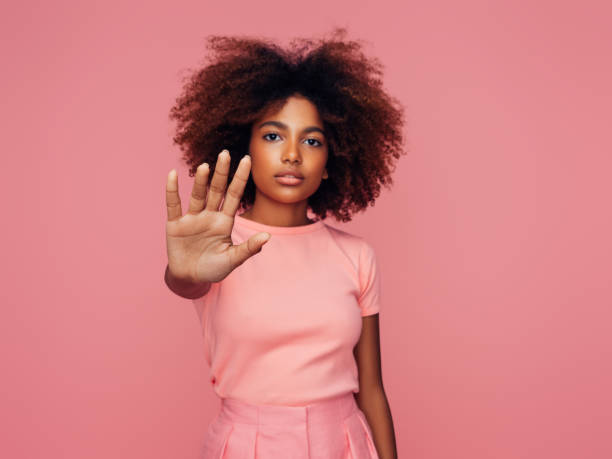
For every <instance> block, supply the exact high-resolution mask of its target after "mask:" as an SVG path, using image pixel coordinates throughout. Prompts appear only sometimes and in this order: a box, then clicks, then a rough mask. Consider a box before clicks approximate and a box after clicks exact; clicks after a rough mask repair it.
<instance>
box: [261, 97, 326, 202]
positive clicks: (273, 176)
mask: <svg viewBox="0 0 612 459" xmlns="http://www.w3.org/2000/svg"><path fill="white" fill-rule="evenodd" d="M249 150H250V154H251V174H252V177H253V181H254V182H255V185H256V188H257V191H256V194H257V195H256V201H257V200H258V199H261V198H262V196H261V195H263V196H264V199H265V200H266V201H276V202H277V203H283V204H292V203H299V202H303V201H305V200H306V199H307V198H308V197H309V196H310V195H312V194H313V193H314V192H315V191H317V189H318V188H319V185H320V183H321V180H322V179H325V178H327V177H328V175H327V170H326V168H325V165H326V162H327V154H328V146H327V139H326V137H325V134H324V129H323V122H322V120H321V118H320V116H319V112H318V110H317V108H316V106H315V105H314V104H313V103H312V102H310V101H309V100H308V99H306V98H304V97H302V96H300V95H297V94H296V95H294V96H291V97H289V98H288V99H287V102H286V103H285V105H284V106H283V107H282V108H281V109H280V110H279V111H277V112H274V113H267V114H265V115H264V116H263V117H262V118H260V119H259V120H257V121H256V122H254V123H253V127H252V129H251V141H250V145H249ZM285 171H293V172H295V173H296V174H298V175H301V176H302V177H303V178H301V179H299V180H292V179H283V178H280V177H278V176H279V175H284V173H285ZM262 200H263V199H262Z"/></svg>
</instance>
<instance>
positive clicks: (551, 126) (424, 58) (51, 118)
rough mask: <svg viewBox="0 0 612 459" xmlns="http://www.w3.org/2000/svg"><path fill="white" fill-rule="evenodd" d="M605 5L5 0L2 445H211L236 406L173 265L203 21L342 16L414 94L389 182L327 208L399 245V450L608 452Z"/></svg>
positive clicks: (386, 286)
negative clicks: (216, 387) (186, 116)
mask: <svg viewBox="0 0 612 459" xmlns="http://www.w3.org/2000/svg"><path fill="white" fill-rule="evenodd" d="M92 3H97V5H93V4H92ZM400 3H401V4H400ZM572 3H573V4H572ZM610 13H612V11H610V7H609V3H608V2H604V1H599V2H594V1H581V2H577V1H575V2H554V1H546V2H543V1H539V2H510V1H508V2H487V1H473V0H467V1H463V2H453V1H445V2H441V1H433V2H391V1H389V0H387V1H385V2H381V1H377V2H370V3H367V2H355V1H347V0H345V1H338V2H329V1H318V0H317V1H312V2H310V3H307V4H295V3H293V2H284V1H283V2H281V1H265V0H264V1H259V2H242V4H236V2H195V1H192V2H187V1H180V0H179V1H175V2H169V1H168V2H165V3H162V2H125V1H122V2H119V1H111V2H77V1H56V2H30V3H29V4H28V5H24V4H20V5H19V6H17V3H15V2H13V5H11V6H4V7H3V12H2V14H1V15H0V17H1V18H2V19H1V21H2V32H1V33H2V40H1V41H0V46H1V47H2V56H3V59H2V60H3V63H2V72H1V76H0V78H2V85H1V87H2V99H1V100H2V115H1V116H2V120H1V123H0V125H1V126H2V139H3V141H4V147H3V154H2V157H3V161H2V163H3V167H2V187H3V191H2V197H3V203H4V211H3V218H2V238H1V241H2V244H3V247H2V254H3V259H4V262H3V263H2V265H1V268H0V269H2V285H3V287H2V308H1V309H0V311H1V314H2V315H1V317H0V318H1V320H0V323H1V324H2V333H1V340H2V342H1V343H0V344H1V345H2V346H1V349H2V351H1V352H2V367H3V368H2V370H3V371H2V379H1V384H2V387H1V390H0V394H1V395H0V397H1V399H0V405H1V406H2V418H1V422H2V424H3V425H2V428H1V429H0V435H1V437H0V445H1V446H0V448H1V449H2V451H0V456H2V457H7V458H9V457H10V458H12V459H17V458H37V457H46V458H75V459H76V458H79V459H80V458H88V459H97V458H104V459H108V458H127V457H130V458H147V459H154V458H194V459H195V458H196V456H197V452H198V449H199V446H200V441H201V439H202V436H203V434H204V432H205V430H206V427H207V425H208V423H209V422H210V420H211V419H212V417H213V415H214V414H215V413H216V409H217V406H218V405H217V400H216V398H215V395H214V393H213V392H212V389H211V387H210V384H209V382H208V380H207V379H206V374H207V369H206V366H205V361H204V357H203V354H202V345H203V343H202V337H201V334H200V328H199V323H198V321H197V315H196V313H195V310H194V309H193V308H192V305H191V302H190V301H188V300H184V299H182V298H179V297H177V296H175V295H174V294H172V293H171V292H170V291H169V290H168V289H167V288H166V286H165V285H164V282H163V271H164V268H165V263H166V253H165V232H164V231H165V228H164V220H165V218H166V210H165V204H164V196H165V195H164V186H165V180H166V174H167V173H168V171H169V170H170V169H172V168H174V167H178V171H179V180H180V187H181V194H182V196H183V197H184V198H183V199H184V201H183V204H184V205H185V204H186V203H187V201H186V200H187V196H188V194H189V192H190V189H191V180H192V179H190V178H189V177H188V176H187V171H186V168H185V167H183V166H182V164H181V163H180V162H179V154H180V152H179V150H178V148H177V147H174V146H173V145H172V142H171V136H172V132H173V129H172V126H171V124H170V122H169V121H168V110H169V108H170V106H171V105H172V103H173V101H174V98H175V97H176V96H177V94H178V91H179V88H180V79H181V75H182V73H181V72H182V70H184V69H187V68H191V67H194V66H196V65H198V63H199V62H200V61H201V58H202V56H203V54H202V53H203V50H204V46H203V45H204V37H205V36H206V35H207V34H219V33H220V34H236V33H239V34H260V35H265V36H268V37H271V38H278V39H280V40H281V41H283V42H286V41H287V40H288V39H290V38H292V37H294V36H311V35H317V34H321V33H324V32H327V31H329V30H331V28H332V26H334V25H339V26H346V27H348V29H349V35H350V37H351V38H362V39H364V40H366V41H367V42H368V45H367V46H366V52H368V53H372V54H375V55H377V56H378V57H379V58H380V59H381V60H382V61H383V63H384V65H385V68H386V80H385V84H386V87H387V89H388V90H389V91H390V92H391V93H392V94H394V95H395V96H397V97H398V98H399V99H400V100H401V101H402V103H403V104H404V105H405V106H406V114H407V126H406V135H407V138H408V142H409V143H408V145H407V147H408V149H409V155H408V156H406V157H403V158H402V160H401V162H400V164H399V167H398V168H397V171H396V175H395V186H394V187H393V189H392V190H390V191H388V190H387V191H385V192H384V193H383V194H382V195H381V197H380V199H379V201H378V202H377V205H376V207H374V208H370V209H369V210H368V211H367V212H366V213H364V214H363V215H360V216H358V217H357V218H356V219H355V220H354V222H352V223H350V224H346V225H341V224H336V223H332V224H334V225H335V226H340V227H344V228H346V229H347V230H348V231H352V232H355V233H357V234H360V235H362V236H364V237H366V238H367V239H368V240H369V241H371V243H372V244H373V246H374V247H375V249H376V251H377V254H378V256H379V259H380V265H381V272H382V274H381V276H382V288H383V300H384V310H383V311H381V318H380V321H381V334H382V336H381V340H382V352H383V371H384V382H385V387H386V390H387V395H388V397H389V401H390V404H391V408H392V412H393V417H394V422H395V428H396V434H397V439H398V448H399V453H400V457H402V458H419V459H436V458H440V459H448V458H461V459H463V458H466V459H468V458H469V459H485V458H487V459H488V458H496V459H506V458H508V459H510V458H512V459H515V458H533V459H536V458H537V459H542V458H551V459H553V458H554V459H582V458H589V459H604V458H609V457H612V445H611V442H610V425H611V422H612V419H611V418H612V415H611V413H612V403H611V402H612V400H611V398H612V397H611V395H610V387H611V386H612V352H611V344H612V343H611V341H612V339H611V338H610V329H611V326H610V324H611V320H612V316H611V312H610V306H611V305H612V287H611V286H612V279H611V277H612V274H611V273H612V269H611V268H612V266H611V262H610V260H611V255H612V253H611V252H612V250H611V242H610V234H612V209H611V206H610V195H611V191H612V190H611V185H610V175H611V166H612V159H611V152H612V148H611V146H612V141H611V137H610V125H611V121H612V116H611V112H610V107H611V105H612V97H611V91H610V81H612V71H611V70H612V69H611V65H610V43H611V42H612V41H611V39H612V36H611V35H612V32H611V29H610V27H609V24H610V23H609V18H610Z"/></svg>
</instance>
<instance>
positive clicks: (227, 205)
mask: <svg viewBox="0 0 612 459" xmlns="http://www.w3.org/2000/svg"><path fill="white" fill-rule="evenodd" d="M250 172H251V157H250V156H249V155H244V156H243V157H242V158H241V159H240V162H239V163H238V167H237V168H236V172H235V173H234V178H232V183H230V184H229V186H228V187H227V193H226V195H225V199H224V200H223V207H222V209H221V212H223V213H224V214H225V215H227V216H229V217H232V218H234V215H236V211H237V210H238V206H239V205H240V200H241V199H242V193H243V192H244V187H245V186H246V184H247V180H248V179H249V174H250Z"/></svg>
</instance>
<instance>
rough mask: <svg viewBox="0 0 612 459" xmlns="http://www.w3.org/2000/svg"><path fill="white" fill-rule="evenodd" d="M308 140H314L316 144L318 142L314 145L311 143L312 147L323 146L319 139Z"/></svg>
mask: <svg viewBox="0 0 612 459" xmlns="http://www.w3.org/2000/svg"><path fill="white" fill-rule="evenodd" d="M306 140H307V141H308V140H314V141H315V142H317V143H316V144H312V143H311V144H309V145H310V146H311V147H318V146H321V145H323V144H322V143H321V142H319V140H318V139H312V138H310V139H306Z"/></svg>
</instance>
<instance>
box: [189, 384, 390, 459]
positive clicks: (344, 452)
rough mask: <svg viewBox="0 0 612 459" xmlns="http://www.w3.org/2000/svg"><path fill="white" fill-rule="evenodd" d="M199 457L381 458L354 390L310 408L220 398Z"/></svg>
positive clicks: (220, 458)
mask: <svg viewBox="0 0 612 459" xmlns="http://www.w3.org/2000/svg"><path fill="white" fill-rule="evenodd" d="M200 458H201V459H247V458H248V459H278V458H283V459H315V458H317V459H319V458H320V459H349V458H350V459H378V454H377V453H376V448H375V446H374V442H373V440H372V431H371V430H370V426H369V425H368V422H367V419H366V417H365V414H364V413H363V411H361V410H360V409H359V406H358V405H357V402H355V398H354V397H353V393H352V392H349V393H348V394H345V395H341V396H339V397H335V398H333V399H328V400H324V401H320V402H317V403H313V404H310V405H306V406H278V405H252V404H249V403H245V402H242V401H239V400H235V399H230V398H222V399H221V410H220V411H219V414H218V415H217V416H216V417H215V419H214V420H213V421H212V422H211V423H210V425H209V427H208V431H207V433H206V436H205V438H204V446H203V448H202V452H201V455H200Z"/></svg>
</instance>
